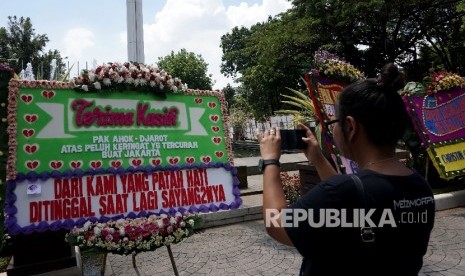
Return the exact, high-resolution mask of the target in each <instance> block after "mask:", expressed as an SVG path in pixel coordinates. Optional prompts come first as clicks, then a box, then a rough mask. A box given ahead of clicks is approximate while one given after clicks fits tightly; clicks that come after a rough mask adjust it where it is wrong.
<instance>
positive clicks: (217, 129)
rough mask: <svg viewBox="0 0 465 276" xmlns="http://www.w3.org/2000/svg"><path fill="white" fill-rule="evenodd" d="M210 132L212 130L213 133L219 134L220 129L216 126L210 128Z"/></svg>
mask: <svg viewBox="0 0 465 276" xmlns="http://www.w3.org/2000/svg"><path fill="white" fill-rule="evenodd" d="M212 130H213V132H219V131H220V127H218V126H212Z"/></svg>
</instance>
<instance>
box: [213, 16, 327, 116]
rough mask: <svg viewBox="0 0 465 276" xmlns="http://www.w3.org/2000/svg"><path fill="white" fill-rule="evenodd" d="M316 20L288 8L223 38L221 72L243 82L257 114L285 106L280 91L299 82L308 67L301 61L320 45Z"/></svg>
mask: <svg viewBox="0 0 465 276" xmlns="http://www.w3.org/2000/svg"><path fill="white" fill-rule="evenodd" d="M317 24H318V22H317V20H315V19H313V18H309V17H306V16H304V17H298V16H296V15H295V14H294V13H292V12H289V13H286V14H283V16H280V17H276V18H274V19H273V18H269V19H268V21H267V22H263V23H258V24H256V25H254V26H252V27H251V28H250V29H247V28H244V27H242V28H238V27H236V28H234V29H232V30H231V32H230V33H227V34H225V35H223V36H222V38H221V47H222V49H223V57H222V65H221V72H222V73H223V74H225V75H228V76H232V77H235V78H236V79H237V80H238V81H239V82H240V83H241V84H242V91H243V96H244V98H246V99H247V101H248V102H249V103H250V105H251V108H252V112H253V113H254V116H255V118H257V119H258V118H266V117H268V116H270V115H272V114H273V111H275V110H278V109H281V108H282V102H281V97H280V93H281V91H283V90H284V89H285V87H295V86H296V85H297V86H300V88H303V87H304V84H303V83H299V79H300V77H301V76H302V73H303V72H304V71H305V70H307V69H308V68H306V67H305V66H303V65H302V64H304V63H306V62H308V61H309V60H310V59H311V56H312V54H313V52H314V51H315V50H316V49H318V47H319V45H320V43H321V41H319V39H320V38H321V36H320V35H319V34H317V33H315V26H316V25H317Z"/></svg>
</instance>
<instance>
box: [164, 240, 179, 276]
mask: <svg viewBox="0 0 465 276" xmlns="http://www.w3.org/2000/svg"><path fill="white" fill-rule="evenodd" d="M166 249H168V254H169V255H170V261H171V265H172V266H173V271H174V275H175V276H179V273H178V268H177V267H176V263H175V262H174V258H173V252H171V246H169V245H167V246H166Z"/></svg>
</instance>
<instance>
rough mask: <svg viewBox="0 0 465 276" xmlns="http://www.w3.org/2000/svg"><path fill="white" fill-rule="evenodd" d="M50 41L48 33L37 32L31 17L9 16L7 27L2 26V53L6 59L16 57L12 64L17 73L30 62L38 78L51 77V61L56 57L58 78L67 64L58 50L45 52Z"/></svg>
mask: <svg viewBox="0 0 465 276" xmlns="http://www.w3.org/2000/svg"><path fill="white" fill-rule="evenodd" d="M48 42H49V39H48V37H47V35H46V34H36V32H35V29H34V28H33V26H32V22H31V19H30V18H29V17H27V18H24V17H19V18H18V17H16V16H9V17H8V24H7V27H1V28H0V48H1V49H2V53H1V54H0V55H1V57H3V58H5V59H15V61H13V62H12V63H11V66H12V67H13V68H15V70H16V73H17V74H19V72H20V71H21V69H22V67H26V64H27V63H28V62H30V63H31V64H32V68H33V69H34V71H35V72H34V74H36V77H37V78H38V79H49V78H50V63H51V61H52V59H56V60H57V67H59V68H60V72H57V78H56V79H59V77H60V76H61V75H62V74H63V71H64V69H65V65H64V64H63V59H62V57H61V55H60V52H59V51H58V50H49V51H48V52H45V53H43V52H44V49H45V46H46V45H47V43H48ZM37 73H39V74H37Z"/></svg>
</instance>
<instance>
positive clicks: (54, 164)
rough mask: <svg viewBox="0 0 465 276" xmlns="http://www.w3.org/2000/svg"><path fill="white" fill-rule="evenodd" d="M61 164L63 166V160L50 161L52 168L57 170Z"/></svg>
mask: <svg viewBox="0 0 465 276" xmlns="http://www.w3.org/2000/svg"><path fill="white" fill-rule="evenodd" d="M61 166H63V162H61V161H50V167H51V168H52V169H55V170H57V169H59V168H61Z"/></svg>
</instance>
